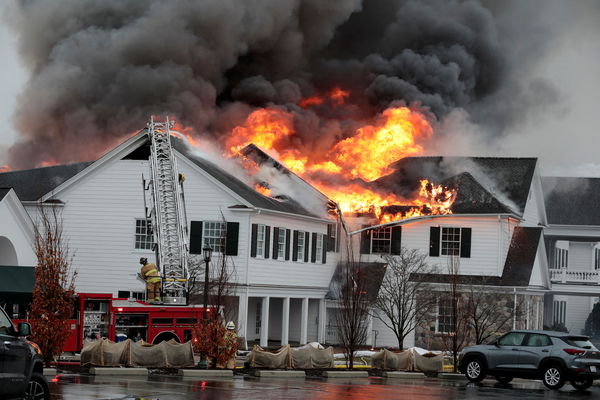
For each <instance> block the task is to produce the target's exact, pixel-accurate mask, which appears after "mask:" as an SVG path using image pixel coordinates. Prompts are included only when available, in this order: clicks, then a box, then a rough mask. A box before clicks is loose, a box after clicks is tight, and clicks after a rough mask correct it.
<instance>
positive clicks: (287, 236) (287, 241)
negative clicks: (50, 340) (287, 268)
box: [285, 229, 292, 260]
mask: <svg viewBox="0 0 600 400" xmlns="http://www.w3.org/2000/svg"><path fill="white" fill-rule="evenodd" d="M291 238H292V230H291V229H286V230H285V259H286V260H289V259H290V246H291V245H292V241H291V240H290V239H291Z"/></svg>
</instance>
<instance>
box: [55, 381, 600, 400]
mask: <svg viewBox="0 0 600 400" xmlns="http://www.w3.org/2000/svg"><path fill="white" fill-rule="evenodd" d="M54 380H55V382H51V383H50V389H51V394H52V395H51V398H52V400H85V399H111V400H112V399H123V400H134V399H136V400H158V399H162V400H171V399H173V400H180V399H205V400H208V399H225V400H228V399H249V400H252V399H260V400H264V399H317V400H330V399H410V400H425V399H445V400H453V399H456V400H458V399H590V400H591V399H600V387H597V386H595V387H593V388H591V389H590V390H588V391H585V392H576V391H574V390H573V388H572V387H571V386H569V385H565V387H564V388H563V389H561V390H560V391H558V392H557V391H551V390H548V389H545V388H544V387H543V386H542V385H541V383H540V382H525V383H515V384H512V385H503V386H502V385H499V384H495V383H494V382H492V381H484V383H482V384H479V385H475V384H469V383H466V382H461V381H457V382H454V381H446V380H441V379H428V378H424V379H416V380H410V381H406V380H395V379H387V380H386V379H382V378H364V379H352V380H346V379H330V380H325V379H320V378H315V379H311V378H307V379H275V378H271V379H265V378H251V377H242V376H236V377H235V378H234V379H224V380H199V379H192V378H181V377H176V376H151V377H148V378H146V377H126V378H125V377H94V376H85V375H61V376H59V377H58V379H56V378H55V379H54Z"/></svg>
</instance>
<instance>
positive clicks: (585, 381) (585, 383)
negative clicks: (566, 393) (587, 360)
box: [571, 376, 594, 390]
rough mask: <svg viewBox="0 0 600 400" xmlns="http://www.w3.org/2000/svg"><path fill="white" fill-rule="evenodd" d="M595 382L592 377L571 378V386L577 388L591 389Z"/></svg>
mask: <svg viewBox="0 0 600 400" xmlns="http://www.w3.org/2000/svg"><path fill="white" fill-rule="evenodd" d="M593 383H594V380H593V379H592V378H588V377H586V376H577V377H575V378H573V379H571V386H573V387H574V388H575V389H577V390H586V389H589V388H590V386H592V384H593Z"/></svg>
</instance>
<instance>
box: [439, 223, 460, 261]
mask: <svg viewBox="0 0 600 400" xmlns="http://www.w3.org/2000/svg"><path fill="white" fill-rule="evenodd" d="M441 254H442V255H443V256H459V255H460V228H444V227H442V253H441Z"/></svg>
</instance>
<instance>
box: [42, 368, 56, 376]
mask: <svg viewBox="0 0 600 400" xmlns="http://www.w3.org/2000/svg"><path fill="white" fill-rule="evenodd" d="M56 372H57V371H56V368H44V372H43V375H44V376H56Z"/></svg>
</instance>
